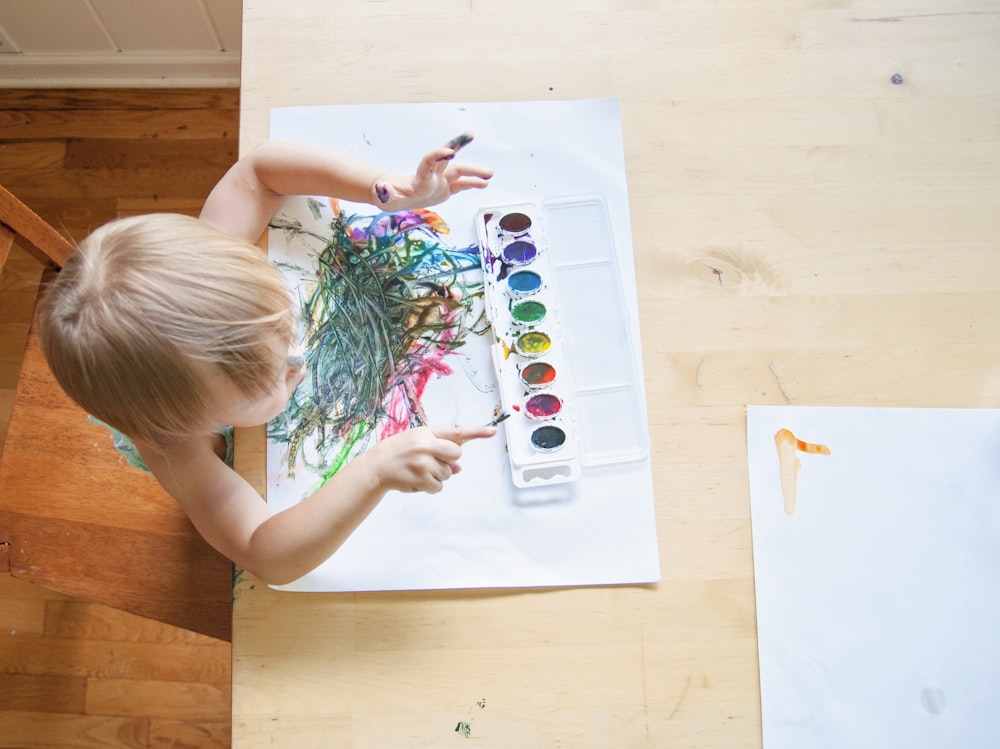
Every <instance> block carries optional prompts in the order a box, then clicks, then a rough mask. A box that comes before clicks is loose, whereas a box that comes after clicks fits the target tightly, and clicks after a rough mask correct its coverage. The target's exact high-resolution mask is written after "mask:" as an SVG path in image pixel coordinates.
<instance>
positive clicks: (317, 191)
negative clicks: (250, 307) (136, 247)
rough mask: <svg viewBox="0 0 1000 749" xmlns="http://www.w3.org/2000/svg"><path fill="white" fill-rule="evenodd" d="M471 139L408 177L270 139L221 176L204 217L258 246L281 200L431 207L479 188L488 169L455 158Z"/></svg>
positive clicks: (431, 156) (435, 153)
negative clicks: (305, 197) (296, 198)
mask: <svg viewBox="0 0 1000 749" xmlns="http://www.w3.org/2000/svg"><path fill="white" fill-rule="evenodd" d="M470 141H471V136H466V137H463V138H455V139H453V140H452V141H449V143H448V144H447V145H444V146H441V147H440V148H435V149H434V150H432V151H430V152H429V153H427V154H425V155H424V157H423V158H422V159H421V160H420V163H419V164H418V166H417V170H416V172H415V173H414V174H412V175H410V176H408V177H402V176H399V175H394V174H389V173H388V172H384V171H381V170H379V169H377V168H375V167H373V166H370V165H369V164H366V163H365V162H363V161H361V160H360V159H357V158H355V157H354V156H351V155H350V154H347V153H343V152H341V151H338V150H336V149H333V148H327V147H324V146H318V145H313V144H308V143H295V142H290V141H276V140H269V141H264V142H263V143H261V144H260V145H259V146H257V148H255V149H254V150H252V151H251V152H250V153H248V154H247V155H246V156H244V157H243V158H242V159H240V160H239V161H238V162H237V163H236V164H235V165H233V167H232V168H231V169H230V170H229V171H228V172H227V173H226V174H225V176H223V178H222V179H221V180H220V181H219V183H218V184H217V185H216V186H215V188H214V189H213V190H212V192H211V193H210V194H209V196H208V199H207V200H206V201H205V207H204V208H203V209H202V212H201V218H202V219H203V220H204V221H207V222H208V223H210V224H212V225H213V226H216V227H218V228H219V229H222V230H223V231H226V232H228V233H230V234H234V235H236V236H239V237H243V238H244V239H247V240H249V241H251V242H255V241H257V239H258V238H259V237H260V235H261V234H262V233H263V232H264V229H266V228H267V223H268V221H270V220H271V217H272V216H274V214H275V212H276V211H277V210H278V208H279V207H280V206H281V201H282V199H283V198H284V197H285V196H286V195H326V196H329V197H335V198H343V199H344V200H350V201H353V202H356V203H370V204H372V205H375V206H378V207H380V208H382V209H383V210H387V211H400V210H406V209H409V208H420V207H423V206H428V205H434V204H436V203H441V202H443V201H445V200H447V199H448V197H449V196H451V195H453V194H454V193H456V192H459V191H461V190H467V189H470V188H482V187H485V186H486V185H487V184H488V180H489V178H490V177H491V176H492V175H493V172H492V171H491V170H489V169H486V168H483V167H478V166H473V165H469V164H456V163H454V162H453V158H454V156H455V154H456V153H458V151H459V149H461V148H462V147H464V146H465V145H466V144H468V143H469V142H470Z"/></svg>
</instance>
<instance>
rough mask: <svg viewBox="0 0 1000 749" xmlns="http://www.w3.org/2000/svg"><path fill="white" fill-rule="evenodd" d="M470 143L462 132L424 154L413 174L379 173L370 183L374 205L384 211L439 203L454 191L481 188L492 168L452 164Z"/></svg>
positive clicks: (487, 179)
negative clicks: (406, 175)
mask: <svg viewBox="0 0 1000 749" xmlns="http://www.w3.org/2000/svg"><path fill="white" fill-rule="evenodd" d="M471 142H472V134H471V133H462V134H461V135H459V136H457V137H455V138H452V139H451V140H450V141H448V143H446V144H445V145H444V146H441V147H440V148H435V149H434V150H433V151H430V152H429V153H427V154H426V155H425V156H424V157H423V158H422V159H421V160H420V163H419V164H418V165H417V171H416V173H415V174H412V175H410V176H409V177H398V176H395V175H391V174H383V175H380V176H379V178H378V179H377V180H376V181H375V184H374V185H373V186H372V191H373V192H374V195H375V201H376V202H375V205H377V206H379V207H381V208H382V209H384V210H386V211H404V210H408V209H411V208H424V207H426V206H429V205H436V204H437V203H443V202H444V201H446V200H447V199H448V198H450V197H451V196H452V195H454V194H455V193H456V192H461V191H462V190H469V189H482V188H484V187H486V186H487V185H488V184H489V179H490V177H492V176H493V170H492V169H487V168H486V167H481V166H476V165H474V164H456V163H455V162H454V161H453V159H454V158H455V154H457V153H458V152H459V151H460V150H461V149H462V148H463V147H465V146H467V145H468V144H469V143H471Z"/></svg>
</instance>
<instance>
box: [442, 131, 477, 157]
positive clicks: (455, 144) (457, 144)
mask: <svg viewBox="0 0 1000 749" xmlns="http://www.w3.org/2000/svg"><path fill="white" fill-rule="evenodd" d="M474 137H475V136H473V134H472V133H470V132H464V133H459V134H458V135H456V136H455V137H454V138H452V139H451V140H449V141H448V142H447V143H445V144H444V145H445V148H450V149H451V150H452V151H453V152H454V153H458V152H459V151H461V150H462V149H463V148H465V147H466V146H467V145H469V144H470V143H472V139H473V138H474Z"/></svg>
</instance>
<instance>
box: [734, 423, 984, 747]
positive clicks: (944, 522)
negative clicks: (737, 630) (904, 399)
mask: <svg viewBox="0 0 1000 749" xmlns="http://www.w3.org/2000/svg"><path fill="white" fill-rule="evenodd" d="M747 440H748V445H747V446H748V456H749V468H750V497H751V512H752V523H753V551H754V577H755V585H756V594H757V630H758V639H759V653H760V681H761V700H762V712H763V735H764V747H765V749H842V748H843V747H872V748H873V749H875V748H876V747H877V748H879V749H882V748H883V747H907V749H913V748H914V747H927V748H930V747H963V749H968V748H972V747H983V749H985V748H986V747H992V746H995V745H996V740H997V737H998V736H1000V711H998V710H997V709H996V705H997V703H998V701H1000V678H998V674H1000V638H998V637H997V627H998V625H1000V411H995V410H949V409H903V408H900V409H879V408H808V407H753V406H751V407H750V408H749V409H748V414H747Z"/></svg>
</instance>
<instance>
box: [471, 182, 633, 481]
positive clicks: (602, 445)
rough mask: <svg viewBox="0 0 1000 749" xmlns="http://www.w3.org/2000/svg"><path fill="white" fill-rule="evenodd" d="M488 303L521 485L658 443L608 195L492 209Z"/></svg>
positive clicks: (486, 221)
mask: <svg viewBox="0 0 1000 749" xmlns="http://www.w3.org/2000/svg"><path fill="white" fill-rule="evenodd" d="M476 227H477V233H478V236H479V243H480V257H481V260H482V265H483V271H484V275H485V296H486V311H487V315H488V316H489V318H490V322H491V324H492V327H493V333H494V337H495V343H494V345H493V347H492V352H493V363H494V367H495V370H496V375H497V381H498V386H499V392H500V401H501V406H502V408H503V409H504V411H506V412H508V413H510V418H509V419H507V421H505V422H504V425H505V428H506V430H507V454H508V456H509V459H510V464H511V469H512V475H513V480H514V484H515V485H516V486H518V487H532V486H539V485H546V484H554V483H565V482H569V481H574V480H576V479H578V478H579V477H580V475H581V469H582V467H583V466H599V465H608V464H613V463H619V462H625V461H630V460H638V459H641V458H643V457H645V455H646V454H647V452H648V438H647V436H646V435H647V432H646V419H645V410H644V406H643V399H642V389H641V386H640V382H639V380H638V377H637V374H636V367H635V356H634V352H633V349H632V347H631V342H630V335H629V328H628V324H627V321H628V320H629V317H628V315H627V311H626V309H625V304H624V298H623V295H622V287H621V284H620V281H619V274H618V265H617V253H616V251H615V245H614V242H613V239H612V235H611V231H610V224H609V222H608V218H607V209H606V207H605V205H604V202H603V200H601V199H600V198H598V197H588V198H568V199H560V200H552V201H546V202H545V203H543V204H542V205H536V204H533V203H523V204H516V205H507V206H500V207H490V208H482V209H480V210H479V212H478V213H477V215H476Z"/></svg>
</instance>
